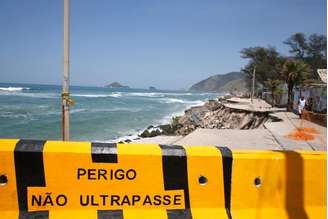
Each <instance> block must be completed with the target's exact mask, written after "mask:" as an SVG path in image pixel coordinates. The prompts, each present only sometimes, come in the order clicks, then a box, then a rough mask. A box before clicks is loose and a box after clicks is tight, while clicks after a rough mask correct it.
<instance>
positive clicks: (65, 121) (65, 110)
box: [62, 0, 71, 141]
mask: <svg viewBox="0 0 328 219" xmlns="http://www.w3.org/2000/svg"><path fill="white" fill-rule="evenodd" d="M69 6H70V0H64V72H63V73H64V78H63V90H62V136H63V141H68V140H69V106H70V104H71V100H70V97H69Z"/></svg>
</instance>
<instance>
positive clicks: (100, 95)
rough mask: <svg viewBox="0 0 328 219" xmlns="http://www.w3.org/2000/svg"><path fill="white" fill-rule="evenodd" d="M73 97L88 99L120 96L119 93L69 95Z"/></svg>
mask: <svg viewBox="0 0 328 219" xmlns="http://www.w3.org/2000/svg"><path fill="white" fill-rule="evenodd" d="M71 96H73V97H88V98H100V97H121V96H122V94H121V93H120V92H116V93H112V94H71Z"/></svg>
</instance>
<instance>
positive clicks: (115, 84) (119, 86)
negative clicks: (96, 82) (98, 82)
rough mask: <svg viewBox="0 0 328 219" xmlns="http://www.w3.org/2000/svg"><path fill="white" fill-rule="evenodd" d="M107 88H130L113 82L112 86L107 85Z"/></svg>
mask: <svg viewBox="0 0 328 219" xmlns="http://www.w3.org/2000/svg"><path fill="white" fill-rule="evenodd" d="M105 87H106V88H129V86H126V85H122V84H120V83H118V82H113V83H111V84H108V85H105Z"/></svg>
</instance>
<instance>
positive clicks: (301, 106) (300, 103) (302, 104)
mask: <svg viewBox="0 0 328 219" xmlns="http://www.w3.org/2000/svg"><path fill="white" fill-rule="evenodd" d="M305 103H306V100H305V98H304V97H303V96H302V97H301V99H299V101H298V115H299V116H300V119H301V118H302V113H303V110H304V107H305Z"/></svg>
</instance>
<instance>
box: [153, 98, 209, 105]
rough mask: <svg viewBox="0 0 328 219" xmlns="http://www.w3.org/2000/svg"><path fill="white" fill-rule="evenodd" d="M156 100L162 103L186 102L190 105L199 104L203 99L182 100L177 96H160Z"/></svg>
mask: <svg viewBox="0 0 328 219" xmlns="http://www.w3.org/2000/svg"><path fill="white" fill-rule="evenodd" d="M158 100H159V101H160V102H162V103H181V104H188V105H190V106H193V105H201V104H203V103H204V101H201V100H183V99H178V98H162V99H158Z"/></svg>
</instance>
